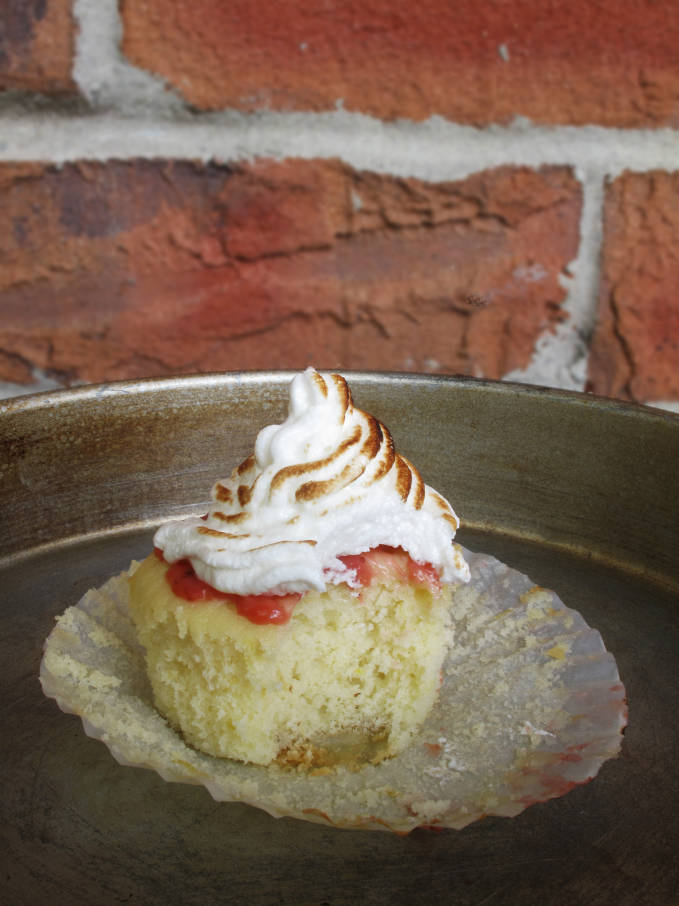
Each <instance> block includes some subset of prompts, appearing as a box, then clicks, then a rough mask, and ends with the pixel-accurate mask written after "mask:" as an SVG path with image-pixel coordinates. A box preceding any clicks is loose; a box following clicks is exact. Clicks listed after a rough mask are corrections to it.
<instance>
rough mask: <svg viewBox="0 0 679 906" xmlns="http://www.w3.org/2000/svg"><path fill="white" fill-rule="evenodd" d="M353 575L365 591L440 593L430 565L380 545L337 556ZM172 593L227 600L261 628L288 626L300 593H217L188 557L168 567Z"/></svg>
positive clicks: (188, 598)
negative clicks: (387, 584) (375, 586)
mask: <svg viewBox="0 0 679 906" xmlns="http://www.w3.org/2000/svg"><path fill="white" fill-rule="evenodd" d="M154 553H155V555H156V556H157V557H158V559H159V560H162V561H163V562H165V560H164V557H163V552H162V551H161V550H160V549H159V548H154ZM338 559H340V560H341V561H342V563H343V564H344V565H345V566H346V567H347V569H350V570H352V571H353V572H354V574H355V580H354V587H356V588H359V589H360V588H367V587H368V586H370V585H372V583H373V582H377V581H389V580H394V579H396V580H397V581H401V582H413V583H415V584H416V585H426V586H427V587H428V588H429V590H430V591H431V592H432V593H433V594H438V593H439V592H440V590H441V580H440V577H439V573H438V571H437V570H436V568H435V567H434V566H433V565H432V564H431V563H417V562H416V561H415V560H413V558H412V557H411V556H410V555H409V554H407V553H406V551H404V550H402V549H401V548H394V547H387V546H386V545H380V546H379V547H376V548H373V549H372V550H369V551H367V552H366V553H363V554H348V555H345V556H342V557H339V558H338ZM165 578H166V579H167V581H168V583H169V585H170V588H171V589H172V591H173V593H174V594H175V595H176V596H177V597H178V598H182V599H183V600H185V601H191V602H197V601H228V602H229V603H231V604H235V606H236V610H237V612H238V613H239V614H240V615H241V616H242V617H245V618H246V619H248V620H250V622H251V623H257V624H258V625H264V624H266V623H274V624H278V625H281V624H283V623H287V622H288V620H289V619H290V617H291V616H292V612H293V610H294V609H295V605H296V604H297V602H298V601H299V600H300V598H301V597H302V595H301V594H297V593H295V594H284V595H272V594H261V595H236V594H231V593H230V592H225V591H219V590H218V589H216V588H213V587H212V586H211V585H208V583H207V582H204V581H203V580H202V579H200V578H198V576H197V575H196V573H195V571H194V569H193V566H192V565H191V561H190V560H189V559H188V558H183V559H181V560H176V561H175V562H174V563H171V564H169V566H168V569H167V573H166V574H165Z"/></svg>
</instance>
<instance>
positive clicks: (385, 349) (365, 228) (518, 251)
mask: <svg viewBox="0 0 679 906" xmlns="http://www.w3.org/2000/svg"><path fill="white" fill-rule="evenodd" d="M580 207H581V191H580V185H579V183H578V182H577V181H576V180H575V179H574V177H573V174H572V173H571V171H570V170H569V169H568V168H565V167H551V168H550V167H546V168H544V169H541V170H530V169H523V168H500V169H496V170H491V171H488V172H484V173H479V174H476V175H473V176H471V177H469V178H468V179H465V180H461V181H459V182H448V183H426V182H422V181H418V180H414V179H396V178H393V177H388V176H380V175H377V174H375V173H366V172H358V171H355V170H352V169H351V168H349V167H347V166H345V165H343V164H341V163H339V162H336V161H318V160H317V161H303V160H287V161H283V162H278V163H275V162H272V161H267V160H263V161H257V162H255V163H253V164H251V165H242V166H238V167H235V168H231V167H227V166H223V165H217V164H210V165H202V164H198V163H193V162H187V161H179V162H177V161H175V162H166V161H165V162H164V161H140V160H135V161H128V162H109V163H106V164H101V163H81V164H72V165H66V166H64V167H62V168H60V169H57V168H55V167H50V166H43V165H40V164H24V165H10V164H5V165H1V166H0V258H2V259H3V260H4V262H5V266H4V268H3V270H2V271H0V379H3V378H4V379H9V380H17V381H24V380H28V379H29V376H30V371H31V368H32V367H33V366H38V367H40V368H42V369H45V370H46V371H48V372H50V373H53V374H57V375H59V376H61V377H62V378H65V379H67V380H85V381H97V380H109V379H114V378H123V377H139V376H151V375H160V374H166V373H176V372H182V371H183V372H186V371H207V370H239V369H253V368H300V367H304V366H305V365H307V364H310V363H313V364H315V365H317V366H318V367H323V368H326V367H328V368H330V367H341V368H345V369H348V368H371V369H383V370H392V369H393V370H420V371H440V372H447V373H450V372H464V373H468V374H475V375H485V376H488V377H500V376H501V375H502V374H504V373H506V372H507V371H509V370H511V369H513V368H517V367H523V366H525V365H526V364H527V363H528V362H529V360H530V358H531V354H532V351H533V348H534V344H535V341H536V339H537V337H538V336H539V335H540V334H541V333H542V332H543V331H545V330H546V329H549V328H550V327H553V326H554V325H555V324H556V323H557V322H558V321H559V320H560V319H561V318H562V317H563V314H562V312H561V310H560V307H559V305H560V302H561V301H562V300H563V296H564V290H563V289H562V287H561V286H560V284H559V280H558V278H559V274H560V273H562V272H563V271H564V269H565V268H566V267H567V265H568V262H569V261H570V260H572V259H573V258H574V256H575V254H576V250H577V243H578V224H579V216H580Z"/></svg>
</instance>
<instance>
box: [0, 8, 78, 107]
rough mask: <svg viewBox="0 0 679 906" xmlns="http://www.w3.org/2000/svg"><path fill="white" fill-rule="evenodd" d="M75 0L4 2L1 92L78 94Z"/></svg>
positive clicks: (0, 40)
mask: <svg viewBox="0 0 679 906" xmlns="http://www.w3.org/2000/svg"><path fill="white" fill-rule="evenodd" d="M72 6H73V0H2V3H1V4H0V91H1V90H2V89H8V88H18V89H24V90H26V91H39V92H41V93H43V94H65V93H70V92H74V91H75V84H74V82H73V79H72V77H71V66H72V59H73V49H74V42H75V23H74V21H73V16H72Z"/></svg>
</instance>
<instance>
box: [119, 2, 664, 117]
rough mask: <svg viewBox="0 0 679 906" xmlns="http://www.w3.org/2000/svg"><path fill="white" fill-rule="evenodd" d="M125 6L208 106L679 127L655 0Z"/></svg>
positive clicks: (139, 52) (151, 61)
mask: <svg viewBox="0 0 679 906" xmlns="http://www.w3.org/2000/svg"><path fill="white" fill-rule="evenodd" d="M670 6H671V5H670ZM122 14H123V21H124V40H123V50H124V53H125V54H126V55H127V57H128V58H129V59H130V60H131V61H132V62H133V63H135V64H137V65H138V66H141V67H143V68H145V69H147V70H150V71H152V72H154V73H157V74H159V75H161V76H162V77H163V78H165V79H166V80H167V81H168V82H169V83H170V84H171V85H173V86H174V87H175V88H176V89H177V90H178V91H179V92H180V93H181V94H182V95H183V96H184V98H186V99H187V100H188V101H189V102H190V103H191V104H193V105H195V106H196V107H197V108H199V109H202V110H215V109H221V108H236V109H239V110H244V111H254V110H280V111H283V110H309V111H321V110H332V109H334V108H335V106H336V105H337V104H338V103H341V104H342V105H343V106H344V107H345V108H346V109H348V110H352V111H360V112H364V113H368V114H372V115H374V116H376V117H380V118H383V119H392V118H398V117H404V118H409V119H413V120H421V119H424V118H426V117H429V116H431V115H432V114H439V115H441V116H444V117H448V118H450V119H452V120H455V121H458V122H462V123H472V124H479V125H480V124H485V123H492V122H507V121H509V120H511V119H513V118H514V117H515V116H523V117H528V118H530V119H531V120H534V121H535V122H540V123H565V124H576V125H577V124H586V123H600V124H603V125H606V126H659V125H674V126H677V125H679V66H677V47H678V46H679V16H677V15H676V14H674V12H672V10H671V9H669V8H668V5H667V4H665V3H659V2H657V0H625V2H624V3H620V2H619V0H598V2H597V3H592V2H590V0H571V2H569V3H560V2H551V3H542V4H540V3H536V2H535V0H486V2H483V3H480V2H478V0H456V2H455V3H451V2H450V0H420V2H418V3H413V2H411V0H372V2H371V3H364V2H359V0H338V2H334V3H326V4H320V3H306V4H305V3H298V2H297V0H277V2H276V3H271V2H270V0H229V2H228V3H224V2H222V0H190V2H188V0H122Z"/></svg>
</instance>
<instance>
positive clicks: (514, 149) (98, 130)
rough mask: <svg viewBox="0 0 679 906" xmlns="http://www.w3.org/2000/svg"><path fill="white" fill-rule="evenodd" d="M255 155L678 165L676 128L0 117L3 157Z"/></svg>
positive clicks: (393, 164) (413, 169) (613, 172)
mask: <svg viewBox="0 0 679 906" xmlns="http://www.w3.org/2000/svg"><path fill="white" fill-rule="evenodd" d="M136 157H140V158H189V159H197V160H201V161H208V160H215V161H220V162H225V163H230V162H237V161H245V160H253V159H255V158H258V157H273V158H278V159H282V158H286V157H299V158H302V159H312V158H325V159H330V158H338V159H339V160H342V161H344V162H345V163H347V164H349V165H351V166H353V167H356V168H357V169H365V170H372V171H374V172H378V173H390V174H393V175H395V176H404V177H407V176H412V177H416V178H420V179H425V180H432V181H440V180H446V179H463V178H465V177H466V176H469V175H470V174H471V173H474V172H478V171H479V170H484V169H488V168H492V167H499V166H507V165H511V166H528V167H540V166H543V165H548V164H559V165H569V166H574V167H576V168H577V169H578V170H579V171H580V172H583V173H591V172H599V173H606V174H607V175H608V176H610V177H615V176H617V175H619V174H620V173H621V172H622V171H623V170H631V171H637V172H644V171H648V170H656V169H657V170H677V169H679V130H672V129H658V130H641V129H640V130H633V129H630V130H620V129H605V128H602V127H599V126H581V127H576V126H558V127H548V126H538V125H532V124H529V123H526V122H525V121H520V120H518V121H516V122H515V123H513V124H512V125H509V126H505V127H500V126H488V127H486V128H482V129H477V128H474V127H471V126H461V125H458V124H455V123H450V122H447V121H446V120H443V119H441V118H440V117H432V118H431V119H429V120H426V121H425V122H422V123H413V122H406V121H398V122H383V121H381V120H377V119H375V118H373V117H369V116H365V115H363V114H358V113H349V112H347V111H337V112H334V113H256V114H242V113H237V112H232V111H231V112H225V113H220V114H198V115H193V116H187V115H184V116H182V117H180V118H172V119H169V118H166V117H163V116H155V115H148V114H145V115H142V116H125V115H121V114H119V113H95V114H91V115H85V116H83V115H79V116H66V115H63V114H59V113H54V112H52V113H46V112H40V113H23V112H16V111H11V112H5V113H4V114H0V160H2V161H45V162H51V163H55V164H63V163H66V162H69V161H78V160H84V159H88V160H110V159H131V158H136Z"/></svg>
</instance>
